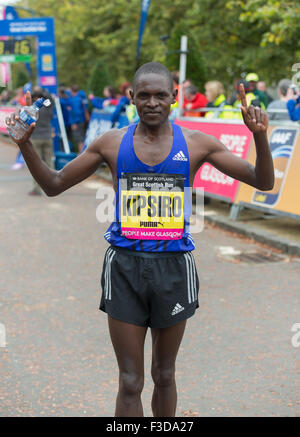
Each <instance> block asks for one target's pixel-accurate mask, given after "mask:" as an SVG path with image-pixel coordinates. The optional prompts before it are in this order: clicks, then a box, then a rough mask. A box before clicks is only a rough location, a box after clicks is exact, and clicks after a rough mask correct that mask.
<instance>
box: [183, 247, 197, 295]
mask: <svg viewBox="0 0 300 437" xmlns="http://www.w3.org/2000/svg"><path fill="white" fill-rule="evenodd" d="M184 257H185V262H186V272H187V278H186V279H187V286H188V301H189V303H192V302H194V301H195V300H196V299H197V293H196V267H195V261H194V258H193V256H192V255H191V254H190V253H189V252H186V253H185V254H184Z"/></svg>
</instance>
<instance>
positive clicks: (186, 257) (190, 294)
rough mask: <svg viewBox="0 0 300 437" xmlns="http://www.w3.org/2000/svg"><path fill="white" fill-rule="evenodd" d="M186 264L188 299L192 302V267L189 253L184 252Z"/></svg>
mask: <svg viewBox="0 0 300 437" xmlns="http://www.w3.org/2000/svg"><path fill="white" fill-rule="evenodd" d="M184 258H185V264H186V281H187V289H188V300H189V303H192V287H191V267H190V258H189V257H188V254H187V253H185V254H184Z"/></svg>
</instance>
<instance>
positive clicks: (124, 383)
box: [120, 372, 144, 396]
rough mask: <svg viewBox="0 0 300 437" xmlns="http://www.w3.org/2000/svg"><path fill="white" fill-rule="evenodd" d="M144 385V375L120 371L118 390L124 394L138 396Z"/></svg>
mask: <svg viewBox="0 0 300 437" xmlns="http://www.w3.org/2000/svg"><path fill="white" fill-rule="evenodd" d="M143 387H144V376H143V375H140V374H138V373H132V372H121V373H120V390H121V392H122V394H124V395H125V396H138V395H140V394H141V393H142V390H143Z"/></svg>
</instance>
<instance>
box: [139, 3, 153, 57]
mask: <svg viewBox="0 0 300 437" xmlns="http://www.w3.org/2000/svg"><path fill="white" fill-rule="evenodd" d="M150 1H151V0H142V9H141V18H140V30H139V39H138V44H137V51H136V59H137V60H138V59H139V57H140V52H141V46H142V40H143V35H144V31H145V27H146V21H147V18H148V10H149V6H150Z"/></svg>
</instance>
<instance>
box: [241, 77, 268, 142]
mask: <svg viewBox="0 0 300 437" xmlns="http://www.w3.org/2000/svg"><path fill="white" fill-rule="evenodd" d="M240 96H241V103H242V106H241V111H242V116H243V120H244V123H245V125H246V126H247V127H248V129H249V130H251V132H253V133H258V132H266V131H267V129H268V124H269V122H268V116H267V114H266V112H265V111H264V110H263V109H261V108H260V107H258V106H253V105H250V106H248V104H247V100H246V94H245V88H244V85H243V84H242V83H241V84H240Z"/></svg>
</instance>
